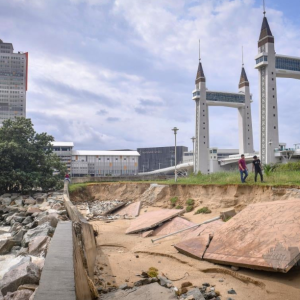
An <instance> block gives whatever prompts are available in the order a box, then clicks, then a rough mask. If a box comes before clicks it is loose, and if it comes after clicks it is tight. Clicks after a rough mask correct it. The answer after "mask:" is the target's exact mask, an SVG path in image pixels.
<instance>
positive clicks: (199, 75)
mask: <svg viewBox="0 0 300 300" xmlns="http://www.w3.org/2000/svg"><path fill="white" fill-rule="evenodd" d="M199 82H205V75H204V71H203V68H202V63H201V61H199V65H198V71H197V75H196V81H195V83H196V84H197V83H199Z"/></svg>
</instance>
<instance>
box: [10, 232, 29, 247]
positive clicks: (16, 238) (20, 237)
mask: <svg viewBox="0 0 300 300" xmlns="http://www.w3.org/2000/svg"><path fill="white" fill-rule="evenodd" d="M26 232H27V230H26V229H23V228H22V229H20V230H19V232H17V233H16V234H15V235H14V236H13V237H12V238H11V239H12V240H13V241H15V242H16V243H17V244H16V246H20V245H21V242H22V240H23V236H24V235H25V233H26Z"/></svg>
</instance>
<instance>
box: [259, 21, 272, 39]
mask: <svg viewBox="0 0 300 300" xmlns="http://www.w3.org/2000/svg"><path fill="white" fill-rule="evenodd" d="M267 36H273V35H272V32H271V29H270V26H269V23H268V20H267V17H264V18H263V22H262V25H261V31H260V36H259V39H260V40H261V39H263V38H265V37H267Z"/></svg>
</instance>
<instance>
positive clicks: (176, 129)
mask: <svg viewBox="0 0 300 300" xmlns="http://www.w3.org/2000/svg"><path fill="white" fill-rule="evenodd" d="M172 130H173V131H174V135H175V182H176V181H177V170H176V165H177V157H176V155H177V151H176V135H177V131H178V130H179V129H178V128H177V127H174V128H173V129H172Z"/></svg>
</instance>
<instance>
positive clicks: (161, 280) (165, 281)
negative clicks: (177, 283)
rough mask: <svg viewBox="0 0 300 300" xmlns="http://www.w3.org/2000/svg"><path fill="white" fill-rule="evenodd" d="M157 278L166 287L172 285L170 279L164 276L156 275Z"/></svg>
mask: <svg viewBox="0 0 300 300" xmlns="http://www.w3.org/2000/svg"><path fill="white" fill-rule="evenodd" d="M158 279H159V283H160V285H161V286H164V287H168V288H169V287H172V286H173V283H172V281H171V280H169V279H168V278H166V277H164V276H158Z"/></svg>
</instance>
